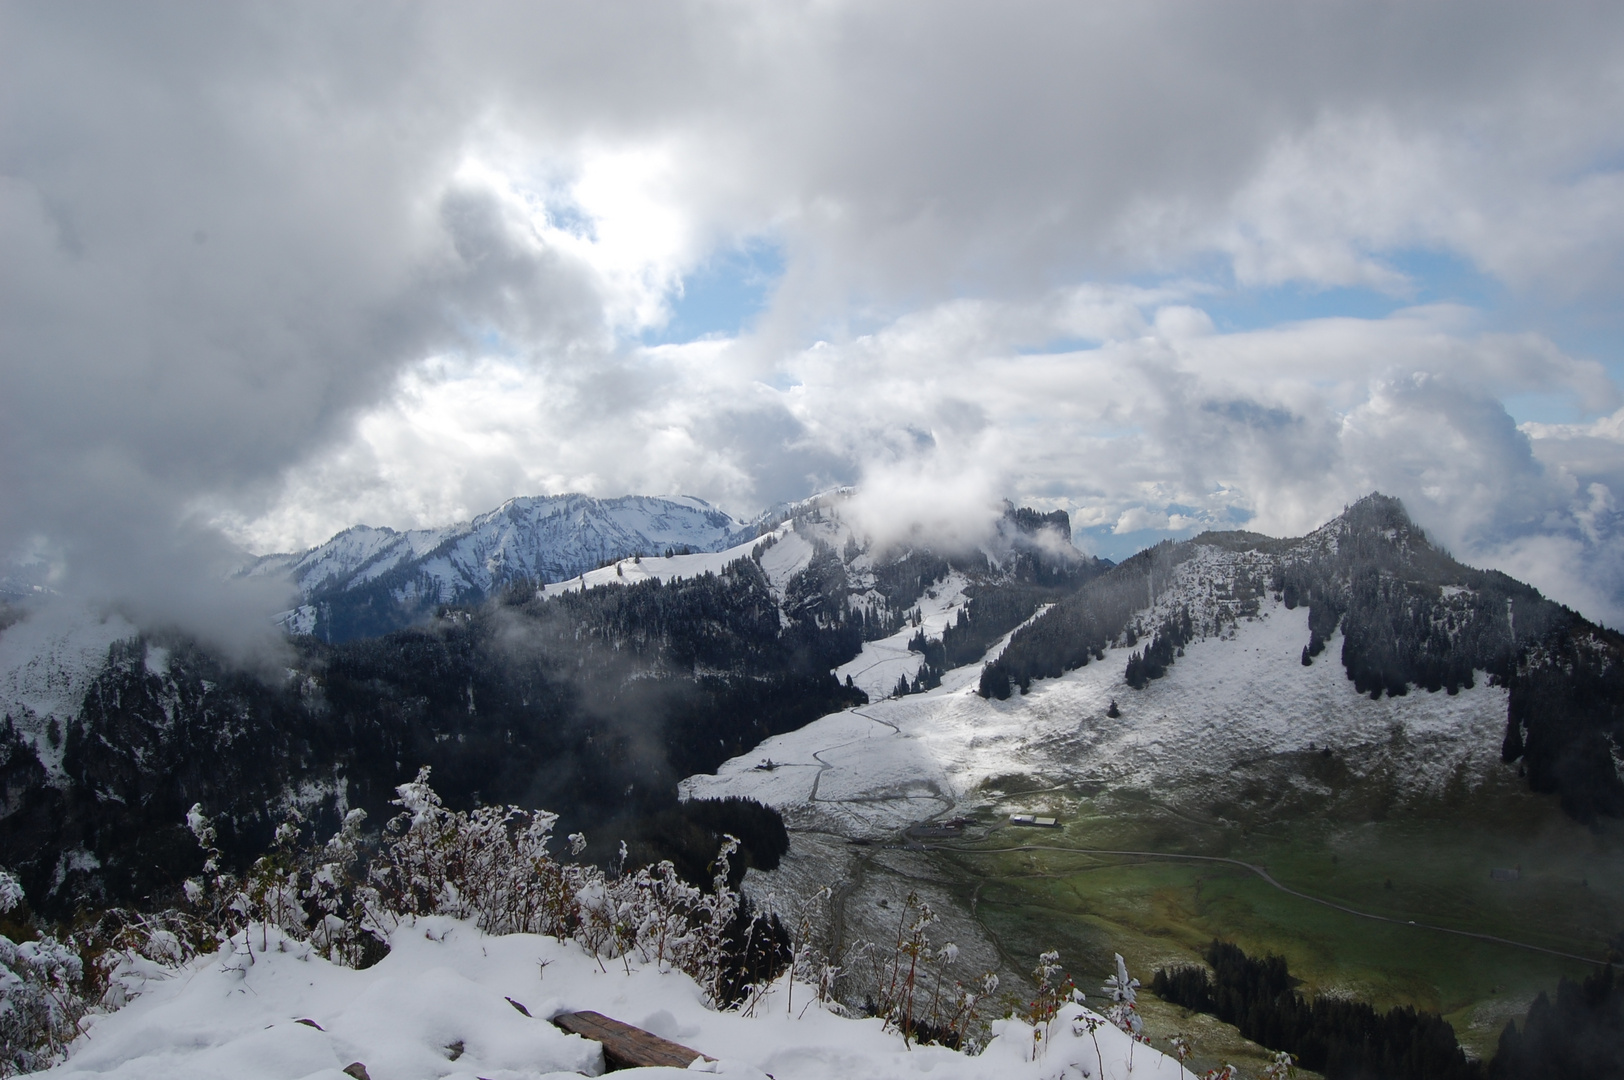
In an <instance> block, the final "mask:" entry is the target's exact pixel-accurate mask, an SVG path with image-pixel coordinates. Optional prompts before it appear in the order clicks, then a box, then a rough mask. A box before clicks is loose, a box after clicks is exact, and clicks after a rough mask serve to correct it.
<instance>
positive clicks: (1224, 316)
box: [1194, 250, 1503, 333]
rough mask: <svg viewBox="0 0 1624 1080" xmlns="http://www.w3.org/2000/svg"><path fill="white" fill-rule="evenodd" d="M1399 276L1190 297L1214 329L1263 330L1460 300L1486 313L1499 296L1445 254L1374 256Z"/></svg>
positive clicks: (1494, 285)
mask: <svg viewBox="0 0 1624 1080" xmlns="http://www.w3.org/2000/svg"><path fill="white" fill-rule="evenodd" d="M1377 261H1378V262H1380V264H1381V265H1383V266H1385V267H1386V268H1388V269H1390V270H1392V271H1394V272H1396V273H1398V274H1401V275H1403V277H1404V279H1405V281H1406V283H1407V287H1406V288H1404V289H1402V290H1395V291H1385V290H1382V289H1377V288H1375V287H1373V286H1336V287H1324V286H1317V285H1312V284H1307V283H1301V282H1287V283H1285V284H1281V285H1270V286H1266V287H1262V288H1245V287H1242V286H1237V285H1230V286H1229V287H1227V288H1223V289H1220V290H1217V291H1215V292H1213V293H1211V294H1209V295H1206V296H1203V297H1201V298H1199V299H1197V300H1195V301H1194V303H1195V304H1196V306H1198V307H1200V308H1201V309H1202V310H1203V311H1205V312H1206V313H1207V314H1208V315H1209V316H1211V317H1212V322H1213V326H1214V327H1215V328H1216V329H1217V330H1218V331H1219V332H1220V333H1237V332H1242V331H1247V330H1264V329H1267V328H1269V327H1271V326H1280V325H1282V324H1285V323H1294V322H1307V321H1309V320H1311V319H1336V318H1352V319H1384V318H1387V317H1388V316H1389V315H1392V314H1393V313H1394V312H1396V311H1400V310H1402V309H1404V308H1407V307H1416V306H1418V305H1423V304H1462V305H1465V306H1467V307H1471V308H1475V309H1477V310H1479V311H1487V312H1492V311H1493V310H1494V308H1495V307H1496V306H1497V305H1498V304H1499V303H1500V301H1501V299H1502V292H1503V290H1502V287H1501V286H1500V284H1499V282H1497V281H1495V280H1494V279H1493V278H1490V277H1489V276H1487V275H1486V274H1483V273H1482V272H1480V271H1479V270H1478V269H1477V268H1476V267H1474V266H1473V265H1471V264H1470V263H1468V262H1466V261H1465V260H1463V259H1460V258H1458V257H1457V256H1454V255H1452V254H1449V253H1447V252H1438V251H1422V250H1409V251H1400V252H1395V253H1392V254H1389V255H1386V256H1384V257H1381V258H1380V259H1378V260H1377Z"/></svg>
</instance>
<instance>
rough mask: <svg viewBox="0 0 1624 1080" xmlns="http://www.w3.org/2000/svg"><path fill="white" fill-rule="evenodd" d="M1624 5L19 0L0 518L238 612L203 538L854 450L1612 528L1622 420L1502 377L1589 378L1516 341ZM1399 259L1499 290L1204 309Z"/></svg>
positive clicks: (1610, 544)
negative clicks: (719, 261)
mask: <svg viewBox="0 0 1624 1080" xmlns="http://www.w3.org/2000/svg"><path fill="white" fill-rule="evenodd" d="M1621 30H1624V9H1620V8H1618V6H1617V5H1607V4H1594V5H1590V4H1559V5H1541V6H1540V7H1539V8H1538V9H1537V10H1536V9H1533V8H1531V7H1529V6H1528V5H1525V4H1520V3H1512V2H1505V3H1489V4H1479V5H1472V6H1471V7H1470V8H1464V7H1457V6H1447V5H1413V4H1391V5H1374V6H1373V5H1370V4H1367V3H1331V4H1321V5H1315V6H1313V7H1311V8H1305V9H1303V10H1301V11H1298V12H1294V13H1293V15H1292V17H1291V18H1281V17H1280V11H1279V8H1278V6H1277V5H1273V4H1265V3H1240V4H1232V5H1225V7H1224V8H1223V9H1218V8H1215V7H1212V6H1210V5H1201V4H1173V3H1145V4H1135V5H1130V6H1122V7H1088V6H1082V7H1079V6H1076V5H1058V4H1056V5H1043V4H1037V5H1025V6H1022V7H1020V8H1017V9H1012V10H1009V9H1002V8H1000V9H998V10H993V9H991V8H988V7H985V6H979V5H969V4H965V5H957V4H948V5H943V6H941V7H939V8H936V9H933V11H932V13H931V17H929V18H924V17H921V14H920V12H919V9H918V8H917V7H915V6H912V5H904V4H889V3H877V4H861V5H857V4H844V3H832V4H831V3H821V2H820V3H805V4H785V5H772V6H756V5H738V4H731V3H725V2H711V0H693V2H690V3H651V4H647V5H643V6H639V7H637V8H635V9H626V8H619V9H614V8H607V7H604V6H601V5H581V6H577V7H557V6H554V7H547V8H538V7H535V6H532V5H517V4H515V5H504V4H491V5H481V6H478V7H475V8H468V7H466V6H464V7H451V6H446V5H435V4H409V3H408V4H400V5H394V6H391V7H388V8H379V7H376V6H369V5H348V4H320V5H316V4H312V5H305V6H292V7H286V6H281V5H278V6H269V5H264V6H261V5H253V4H245V5H232V6H218V7H214V8H209V9H206V10H205V9H197V8H191V7H179V6H176V7H164V6H156V7H148V8H139V9H137V8H129V7H125V6H119V5H105V6H95V5H92V6H88V7H74V6H64V5H40V6H10V7H7V8H5V9H4V10H3V11H0V548H5V549H18V548H21V547H25V546H26V547H29V549H30V550H48V551H50V552H51V553H52V554H51V558H52V559H54V560H56V562H57V563H58V564H59V565H60V566H61V567H62V568H63V570H62V574H61V576H60V581H61V583H62V586H63V588H64V589H68V590H70V591H75V592H78V593H81V594H84V595H87V596H100V597H104V598H111V599H118V600H121V601H123V602H126V603H128V604H131V605H133V606H135V607H137V608H139V609H140V610H142V611H144V612H148V613H151V614H150V617H151V618H155V619H156V618H167V619H177V620H191V621H192V622H194V623H196V624H197V625H208V626H213V627H221V626H224V625H226V624H228V623H230V622H231V621H232V620H233V619H235V618H238V617H239V615H240V607H241V605H242V603H244V602H243V601H239V600H229V601H228V600H225V599H220V598H218V597H211V595H205V593H206V592H207V591H206V590H204V592H202V593H200V592H198V591H197V590H190V589H189V587H188V586H186V585H185V582H186V581H188V580H190V579H192V578H197V577H199V576H208V575H207V574H200V568H207V569H208V570H209V572H210V573H212V571H213V569H214V568H216V567H219V566H223V565H227V564H229V563H230V562H231V561H232V559H234V558H237V557H239V553H237V552H236V551H235V550H234V549H233V547H232V546H231V544H230V543H228V542H227V540H226V538H227V537H229V538H231V539H232V540H235V541H239V542H243V543H248V544H251V545H253V546H255V547H258V548H264V547H280V546H292V545H296V544H301V543H306V542H311V541H314V540H318V539H321V538H322V537H323V536H324V535H325V534H326V533H327V532H330V531H331V530H332V529H334V528H336V527H339V526H342V525H344V524H349V523H351V522H353V521H355V520H360V519H366V520H370V521H372V522H373V523H375V524H394V525H412V524H423V523H429V522H437V521H444V520H446V519H447V518H453V517H461V516H464V515H466V514H468V513H472V512H476V511H478V510H480V509H483V508H485V507H488V506H490V505H493V504H495V503H496V502H499V501H500V500H501V499H502V498H505V497H507V496H509V495H512V494H515V493H518V492H520V491H537V490H561V489H581V490H588V491H594V492H598V493H601V494H619V493H623V492H626V491H649V492H672V491H687V492H692V493H695V494H701V495H704V496H707V497H710V498H713V499H716V500H718V501H720V502H722V503H723V504H725V505H727V506H729V507H731V508H733V509H736V510H740V511H748V510H751V509H755V508H758V507H760V506H763V505H766V504H768V503H771V502H773V501H776V500H778V499H780V498H785V497H794V496H799V495H804V494H806V493H807V492H808V491H810V490H812V489H814V488H816V487H818V486H822V485H827V484H830V483H846V482H854V481H858V480H863V481H864V482H865V483H867V484H869V485H871V486H872V487H873V488H874V490H876V491H887V492H892V493H893V494H894V497H895V500H896V501H897V505H899V506H901V505H909V506H912V505H915V503H914V502H912V501H909V499H911V496H910V495H909V494H908V493H910V492H916V491H917V492H922V493H927V494H926V496H925V497H924V498H923V499H922V500H920V502H919V505H920V508H921V512H924V511H926V510H929V509H932V508H934V507H946V506H950V505H951V506H955V507H958V508H960V509H958V510H955V511H954V512H953V513H952V514H950V515H949V517H951V518H952V519H953V520H955V521H958V520H965V521H968V520H970V519H972V518H974V517H975V515H976V514H979V513H982V512H983V511H984V508H985V505H986V501H987V500H988V499H990V498H992V497H994V496H995V495H1000V494H1004V493H1008V494H1014V495H1021V496H1023V497H1024V498H1026V499H1028V500H1030V501H1032V502H1035V503H1037V504H1038V505H1042V506H1045V507H1062V506H1064V507H1069V508H1074V509H1076V510H1077V512H1078V520H1079V523H1084V522H1087V523H1090V524H1088V525H1087V530H1103V531H1085V532H1084V534H1083V535H1084V542H1085V543H1097V544H1109V543H1112V542H1114V541H1112V540H1111V537H1113V536H1119V535H1123V534H1126V533H1128V532H1134V531H1136V529H1137V528H1140V527H1144V528H1152V527H1154V528H1170V529H1178V528H1181V527H1185V526H1189V527H1194V523H1207V522H1211V523H1234V522H1236V521H1241V520H1245V521H1250V522H1251V523H1253V524H1254V525H1255V526H1256V527H1260V528H1263V527H1267V528H1270V529H1279V530H1286V531H1290V530H1296V529H1300V528H1303V527H1307V526H1308V525H1311V524H1313V523H1314V522H1315V521H1316V520H1317V519H1319V518H1320V517H1322V516H1323V515H1324V514H1326V513H1327V512H1334V510H1335V509H1337V508H1339V506H1340V500H1344V499H1345V498H1349V497H1353V496H1356V495H1358V494H1361V493H1362V491H1361V490H1359V489H1361V488H1363V487H1366V486H1389V487H1392V488H1393V490H1395V491H1398V492H1399V493H1401V494H1405V493H1408V494H1406V497H1407V498H1411V499H1413V500H1416V501H1417V504H1418V509H1417V512H1418V513H1420V514H1422V515H1423V517H1424V518H1425V520H1427V521H1428V523H1429V527H1432V528H1435V529H1436V530H1438V531H1439V533H1440V535H1441V536H1444V537H1446V538H1448V539H1449V542H1451V543H1455V544H1462V545H1466V546H1467V547H1468V548H1469V549H1470V550H1473V551H1477V550H1481V551H1484V552H1490V551H1500V550H1504V551H1511V550H1512V549H1511V548H1506V547H1504V546H1503V545H1505V544H1510V543H1513V542H1515V543H1517V544H1521V545H1522V546H1521V547H1518V548H1516V553H1517V554H1516V557H1517V558H1523V559H1526V560H1527V561H1528V565H1530V566H1535V565H1539V564H1540V560H1541V559H1554V558H1556V557H1557V556H1556V555H1554V554H1552V552H1554V551H1555V550H1556V549H1555V548H1551V547H1548V546H1547V547H1541V546H1540V545H1539V544H1538V543H1536V542H1535V541H1536V540H1538V538H1540V537H1556V538H1559V539H1560V540H1561V541H1562V542H1563V543H1569V542H1571V543H1574V544H1578V545H1579V548H1578V549H1577V550H1582V551H1584V552H1588V553H1590V554H1589V555H1586V556H1585V557H1586V558H1591V559H1594V560H1603V561H1605V560H1606V559H1611V558H1613V556H1612V555H1611V554H1610V552H1612V551H1614V550H1616V546H1617V541H1616V538H1615V537H1614V534H1613V533H1612V532H1609V531H1608V529H1609V528H1610V526H1608V525H1607V524H1606V522H1607V521H1610V520H1611V519H1610V518H1609V517H1608V514H1609V513H1611V512H1610V511H1604V510H1601V509H1595V510H1592V509H1589V508H1590V507H1592V506H1593V505H1595V506H1601V505H1602V504H1601V503H1595V502H1594V500H1593V499H1592V498H1591V495H1589V494H1587V493H1588V492H1589V491H1590V490H1591V488H1590V485H1593V484H1600V485H1602V486H1603V487H1604V488H1605V489H1606V490H1607V491H1608V492H1612V491H1616V490H1618V489H1617V487H1616V484H1617V482H1618V478H1617V477H1616V469H1615V468H1614V467H1613V465H1612V464H1611V463H1612V462H1614V461H1616V460H1618V451H1617V450H1616V449H1615V448H1614V446H1615V444H1613V443H1609V442H1607V440H1605V439H1601V438H1599V437H1598V436H1594V435H1585V436H1577V435H1575V436H1571V437H1570V436H1566V435H1563V436H1557V435H1555V434H1551V433H1543V432H1538V431H1534V430H1532V429H1524V430H1519V429H1517V428H1516V427H1515V426H1508V424H1509V421H1508V420H1507V419H1506V418H1505V417H1504V414H1503V410H1501V411H1500V412H1499V413H1497V412H1496V411H1495V410H1496V403H1497V402H1498V401H1499V400H1501V399H1503V398H1504V396H1505V395H1507V394H1512V393H1521V392H1527V391H1529V390H1535V391H1540V392H1545V391H1549V390H1552V389H1555V390H1559V391H1562V392H1565V393H1567V394H1569V395H1570V396H1571V398H1572V399H1573V400H1574V401H1575V402H1577V403H1578V404H1577V406H1576V409H1577V411H1578V413H1580V414H1581V415H1589V414H1591V413H1593V412H1594V411H1596V410H1597V409H1601V410H1604V411H1605V410H1610V409H1613V408H1617V407H1618V404H1619V402H1618V393H1617V389H1616V386H1615V384H1614V382H1613V380H1612V379H1611V378H1610V377H1609V375H1608V374H1607V372H1606V371H1605V370H1604V369H1603V368H1601V367H1600V366H1599V365H1597V364H1595V363H1593V362H1590V361H1587V360H1586V359H1584V358H1583V357H1576V356H1573V355H1571V354H1570V353H1569V352H1567V351H1564V350H1563V349H1561V348H1559V347H1558V346H1557V345H1556V344H1554V343H1553V342H1552V341H1551V340H1549V339H1548V338H1547V337H1543V336H1541V335H1540V334H1538V333H1534V332H1522V331H1523V329H1524V326H1525V325H1536V324H1539V323H1540V321H1541V319H1542V318H1544V315H1545V313H1548V312H1549V311H1551V310H1556V308H1553V307H1551V305H1553V304H1554V305H1558V306H1560V305H1578V307H1579V309H1580V313H1581V314H1583V315H1586V316H1588V317H1593V318H1597V319H1600V320H1602V322H1603V323H1604V324H1605V321H1606V319H1608V318H1611V317H1612V316H1610V315H1608V314H1607V312H1608V310H1609V304H1610V302H1611V298H1612V297H1613V296H1615V295H1616V294H1617V291H1618V286H1619V284H1620V282H1619V281H1618V278H1617V274H1618V267H1619V266H1620V265H1624V264H1621V261H1620V255H1621V254H1624V231H1621V227H1620V225H1619V222H1621V221H1624V213H1621V212H1620V211H1621V210H1624V172H1621V170H1620V168H1619V166H1618V162H1619V161H1620V160H1621V158H1620V156H1619V151H1620V150H1621V149H1624V146H1621V142H1624V134H1620V132H1619V130H1618V129H1617V126H1616V124H1613V123H1612V122H1611V119H1612V117H1614V116H1616V115H1617V113H1618V110H1619V106H1620V105H1621V104H1624V102H1621V101H1620V95H1621V94H1624V80H1620V79H1619V78H1618V74H1619V72H1620V70H1624V64H1621V61H1624V33H1621ZM746 242H765V243H770V244H772V245H773V246H774V247H775V249H776V250H779V251H781V252H782V253H783V260H784V273H783V276H782V278H781V279H780V280H779V282H778V283H777V285H776V287H775V289H774V290H773V294H772V298H771V301H770V303H769V306H768V309H767V310H766V312H764V313H763V315H762V316H761V318H760V320H759V321H758V323H757V324H756V325H755V326H754V328H753V330H752V331H751V332H750V333H748V334H746V335H744V336H742V337H740V338H738V339H736V340H725V341H709V342H695V343H687V344H677V345H671V346H662V347H659V348H645V347H643V346H641V345H639V344H638V341H639V340H640V338H639V335H640V334H641V333H642V332H643V331H645V330H647V329H649V328H657V327H659V326H661V325H663V324H664V323H665V321H666V320H667V319H668V318H669V315H670V310H671V304H672V302H673V299H674V298H675V297H676V296H677V295H678V293H679V291H680V290H681V288H682V283H683V281H684V279H685V278H686V277H688V276H690V275H691V274H692V273H693V272H694V271H695V270H696V268H698V267H700V266H702V265H704V264H705V263H706V260H707V259H709V258H710V257H711V256H712V255H713V254H714V253H715V252H717V251H719V250H724V249H728V248H730V247H734V246H738V245H740V244H743V243H746ZM1415 251H1424V252H1441V253H1443V254H1445V255H1448V256H1450V257H1453V258H1456V259H1458V260H1460V261H1462V262H1464V263H1466V264H1468V265H1470V266H1471V267H1473V268H1475V269H1476V270H1477V271H1478V272H1480V273H1482V274H1484V275H1486V276H1487V277H1488V278H1490V279H1491V280H1492V281H1493V282H1494V283H1495V284H1496V286H1497V287H1499V288H1502V289H1504V290H1506V291H1507V295H1509V296H1510V297H1511V298H1512V299H1511V301H1508V303H1507V305H1506V313H1504V314H1502V313H1498V312H1491V313H1489V314H1490V315H1493V316H1495V317H1494V318H1486V317H1485V315H1484V313H1481V312H1473V311H1470V310H1466V309H1463V308H1460V307H1458V306H1456V307H1448V306H1438V305H1433V306H1428V307H1419V308H1416V309H1413V310H1409V311H1405V312H1401V313H1399V314H1397V315H1394V316H1393V317H1390V318H1378V319H1370V318H1364V319H1341V320H1315V321H1310V322H1304V323H1297V324H1291V325H1284V326H1277V327H1270V328H1266V329H1264V330H1260V331H1256V332H1248V333H1226V332H1219V330H1218V328H1217V327H1216V326H1215V320H1214V319H1213V318H1211V317H1209V314H1210V309H1211V304H1210V303H1209V300H1208V298H1209V297H1211V295H1212V293H1213V290H1215V289H1228V290H1235V289H1239V290H1241V291H1242V292H1244V291H1245V290H1248V289H1259V288H1265V287H1272V286H1277V285H1279V284H1281V283H1291V284H1296V285H1301V286H1305V287H1309V288H1319V287H1332V286H1354V287H1361V288H1370V289H1376V290H1385V291H1386V292H1388V293H1391V294H1392V295H1395V296H1406V295H1410V293H1411V292H1413V291H1414V289H1415V287H1416V283H1415V281H1414V280H1413V279H1412V278H1411V276H1410V273H1411V272H1410V271H1407V270H1406V269H1405V265H1406V264H1405V263H1404V261H1403V258H1402V256H1403V255H1404V253H1406V252H1415ZM1129 282H1131V283H1132V284H1127V283H1129ZM1089 283H1092V284H1089ZM1563 310H1567V309H1563ZM1528 312H1532V313H1533V314H1532V315H1528V314H1527V313H1528ZM1519 313H1522V314H1519ZM1524 315H1526V316H1527V318H1526V319H1525V322H1524V323H1518V321H1517V320H1518V319H1519V318H1522V317H1523V316H1524ZM1216 322H1218V323H1220V324H1221V323H1222V320H1221V319H1219V320H1216ZM1530 447H1531V448H1532V449H1530ZM1583 455H1589V457H1588V458H1586V460H1587V461H1588V460H1591V459H1594V461H1593V462H1592V463H1591V464H1584V463H1583V462H1581V461H1580V460H1579V459H1580V456H1583ZM1496 470H1500V472H1499V473H1496ZM1604 502H1605V500H1604ZM961 511H962V512H961ZM1429 515H1430V516H1429ZM1586 515H1588V516H1586ZM1164 521H1165V523H1166V524H1165V525H1162V524H1159V523H1161V522H1164ZM1586 522H1589V523H1590V524H1585V523H1586ZM1598 522H1600V523H1601V524H1597V523H1598ZM1136 523H1158V524H1148V525H1142V526H1141V525H1138V524H1136ZM221 525H224V526H225V527H226V529H225V533H224V534H222V532H221V531H220V528H219V526H221ZM1130 526H1133V528H1130ZM1119 527H1120V528H1121V530H1122V533H1120V534H1119V533H1117V532H1113V531H1112V530H1115V529H1118V528H1119ZM1496 544H1499V545H1502V546H1501V547H1495V546H1494V545H1496ZM1542 552H1543V553H1544V554H1541V553H1542ZM1508 557H1510V556H1508ZM1598 565H1599V563H1598ZM1553 572H1554V571H1553ZM1593 580H1595V581H1597V582H1601V583H1602V584H1599V585H1596V586H1595V588H1594V589H1592V592H1591V593H1586V594H1581V593H1580V592H1574V593H1572V594H1571V595H1574V596H1581V595H1583V596H1585V597H1586V599H1584V603H1586V604H1587V605H1589V607H1588V608H1587V610H1597V611H1600V610H1604V607H1602V606H1598V605H1605V604H1608V603H1613V602H1614V601H1610V600H1605V598H1603V599H1596V598H1595V597H1596V596H1602V597H1605V596H1616V594H1617V590H1616V589H1614V590H1613V592H1611V593H1609V592H1607V590H1608V589H1612V588H1613V587H1612V586H1609V585H1606V584H1605V583H1606V582H1607V581H1609V580H1613V579H1609V578H1607V577H1606V575H1599V576H1595V577H1594V579H1593ZM1580 584H1582V580H1581V582H1580ZM1575 587H1576V588H1577V587H1578V586H1577V585H1576V586H1575ZM1597 590H1600V591H1599V592H1598V591H1597ZM1592 594H1594V595H1592ZM269 602H270V601H269V600H268V599H267V598H258V599H256V600H255V601H254V603H253V604H249V606H250V607H252V606H254V604H259V603H269ZM211 605H212V607H211ZM215 609H217V610H215ZM211 610H212V611H213V612H214V613H213V614H210V613H209V612H210V611H211ZM1606 610H1611V609H1606ZM219 632H223V631H219Z"/></svg>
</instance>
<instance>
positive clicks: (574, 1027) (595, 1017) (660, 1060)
mask: <svg viewBox="0 0 1624 1080" xmlns="http://www.w3.org/2000/svg"><path fill="white" fill-rule="evenodd" d="M553 1023H555V1024H557V1025H558V1026H559V1027H561V1028H563V1029H564V1030H565V1031H568V1032H571V1033H573V1034H576V1035H579V1036H581V1037H582V1038H586V1039H592V1040H593V1041H595V1042H599V1043H602V1044H603V1061H604V1064H605V1065H606V1066H608V1067H609V1068H610V1069H635V1068H645V1067H648V1066H655V1065H666V1066H670V1067H673V1068H677V1069H686V1068H687V1067H688V1066H690V1065H692V1064H693V1063H694V1061H695V1059H697V1058H705V1060H706V1061H710V1060H713V1059H711V1058H708V1057H706V1056H705V1055H704V1054H701V1053H700V1052H699V1051H698V1050H692V1049H689V1048H688V1047H686V1046H683V1045H682V1044H681V1043H674V1042H672V1041H671V1040H670V1039H662V1038H660V1037H659V1036H658V1035H656V1034H654V1033H653V1032H652V1031H644V1030H643V1029H642V1028H639V1027H632V1025H630V1024H623V1023H621V1022H620V1021H619V1020H611V1019H610V1018H609V1017H607V1016H605V1015H603V1014H602V1013H596V1012H567V1013H560V1014H558V1015H557V1016H555V1017H553Z"/></svg>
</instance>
